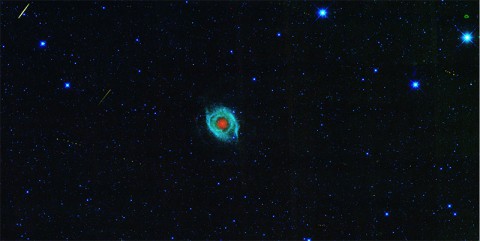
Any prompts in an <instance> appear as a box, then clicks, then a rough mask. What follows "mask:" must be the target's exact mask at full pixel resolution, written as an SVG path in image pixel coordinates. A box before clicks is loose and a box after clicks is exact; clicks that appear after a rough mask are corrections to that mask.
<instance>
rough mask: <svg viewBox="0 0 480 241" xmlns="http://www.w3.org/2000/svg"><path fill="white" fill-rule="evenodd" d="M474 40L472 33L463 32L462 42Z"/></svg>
mask: <svg viewBox="0 0 480 241" xmlns="http://www.w3.org/2000/svg"><path fill="white" fill-rule="evenodd" d="M471 42H473V38H472V33H462V43H467V44H468V43H471Z"/></svg>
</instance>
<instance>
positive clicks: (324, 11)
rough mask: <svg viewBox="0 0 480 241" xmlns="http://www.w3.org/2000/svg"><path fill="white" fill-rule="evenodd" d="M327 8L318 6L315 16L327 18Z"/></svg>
mask: <svg viewBox="0 0 480 241" xmlns="http://www.w3.org/2000/svg"><path fill="white" fill-rule="evenodd" d="M327 14H328V12H327V9H325V8H319V9H318V10H317V18H327Z"/></svg>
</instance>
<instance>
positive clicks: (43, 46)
mask: <svg viewBox="0 0 480 241" xmlns="http://www.w3.org/2000/svg"><path fill="white" fill-rule="evenodd" d="M38 45H40V48H45V47H47V41H44V40H42V41H40V43H39V44H38Z"/></svg>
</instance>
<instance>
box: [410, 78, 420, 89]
mask: <svg viewBox="0 0 480 241" xmlns="http://www.w3.org/2000/svg"><path fill="white" fill-rule="evenodd" d="M410 87H411V88H412V89H414V90H416V89H419V88H420V82H418V81H417V80H412V81H410Z"/></svg>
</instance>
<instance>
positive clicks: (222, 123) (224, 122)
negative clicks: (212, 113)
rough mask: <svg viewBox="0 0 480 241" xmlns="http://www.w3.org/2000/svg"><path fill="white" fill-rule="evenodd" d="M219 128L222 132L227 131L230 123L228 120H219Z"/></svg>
mask: <svg viewBox="0 0 480 241" xmlns="http://www.w3.org/2000/svg"><path fill="white" fill-rule="evenodd" d="M217 127H218V128H220V129H221V130H225V129H227V127H228V121H227V119H225V118H223V117H221V118H218V119H217Z"/></svg>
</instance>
